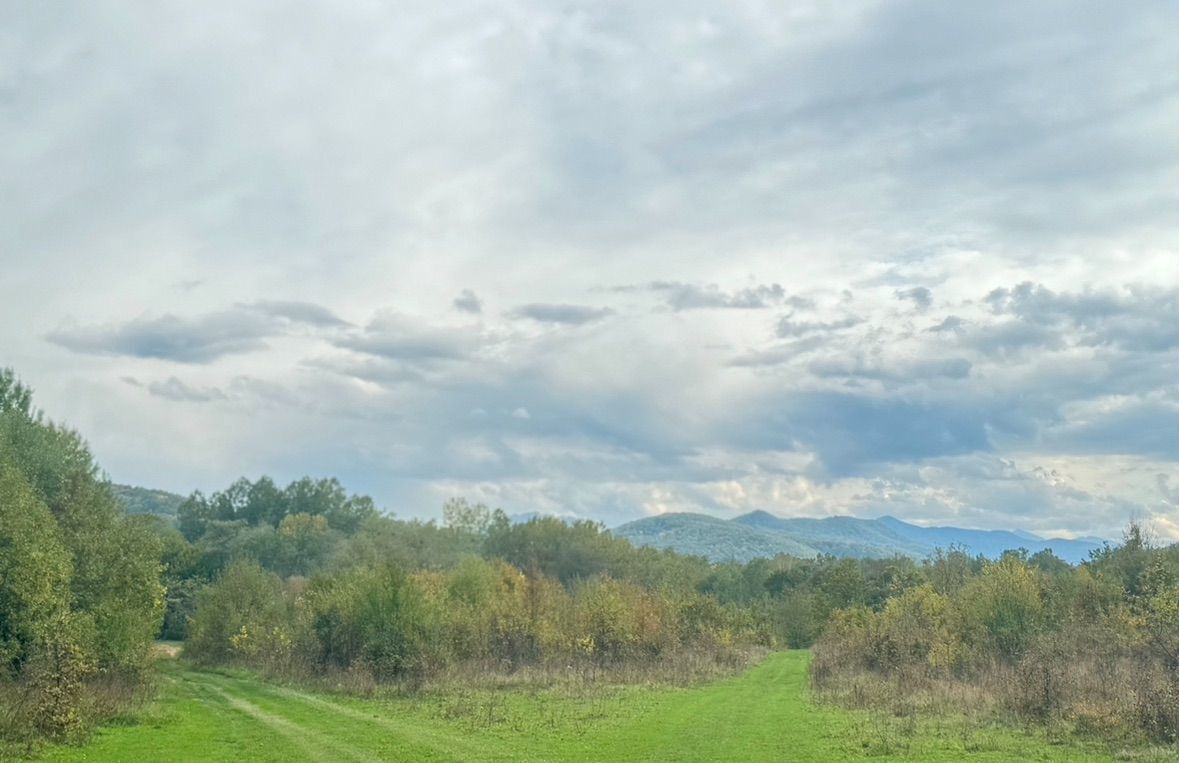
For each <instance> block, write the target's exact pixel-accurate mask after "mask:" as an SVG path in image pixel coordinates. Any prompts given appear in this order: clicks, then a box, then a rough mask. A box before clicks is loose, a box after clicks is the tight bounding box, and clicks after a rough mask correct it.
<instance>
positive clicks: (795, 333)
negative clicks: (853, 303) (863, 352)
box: [777, 315, 864, 339]
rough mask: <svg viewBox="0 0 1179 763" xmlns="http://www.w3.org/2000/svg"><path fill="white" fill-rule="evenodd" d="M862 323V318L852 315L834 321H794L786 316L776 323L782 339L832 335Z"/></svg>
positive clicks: (792, 317) (790, 316)
mask: <svg viewBox="0 0 1179 763" xmlns="http://www.w3.org/2000/svg"><path fill="white" fill-rule="evenodd" d="M863 322H864V320H863V319H862V318H860V317H857V316H854V315H849V316H847V317H846V318H840V319H838V320H834V321H796V320H794V316H793V315H787V316H785V317H784V318H782V319H780V320H779V321H778V328H777V333H778V336H780V337H782V338H783V339H785V338H788V337H802V336H807V335H808V334H833V333H838V332H840V331H845V330H847V329H850V328H853V327H855V326H858V325H860V324H861V323H863Z"/></svg>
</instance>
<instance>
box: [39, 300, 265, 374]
mask: <svg viewBox="0 0 1179 763" xmlns="http://www.w3.org/2000/svg"><path fill="white" fill-rule="evenodd" d="M274 334H275V327H274V324H273V322H272V321H270V320H268V319H267V318H266V317H265V316H261V315H257V314H255V313H252V312H249V311H241V310H227V311H223V312H218V313H209V314H207V315H203V316H200V317H197V318H181V317H178V316H175V315H163V316H160V317H158V318H148V317H143V318H136V319H133V320H130V321H127V322H126V323H122V324H108V325H105V326H89V327H83V326H63V327H60V328H58V329H55V330H54V331H51V332H49V333H48V334H46V335H45V338H46V339H47V340H48V341H50V342H52V343H54V344H56V345H58V346H59V347H64V348H65V349H67V350H70V351H71V352H78V353H84V354H90V355H124V356H128V357H135V358H157V359H160V360H170V361H174V362H177V363H209V362H211V361H214V360H217V359H218V358H221V357H224V356H226V355H234V354H241V353H249V352H255V351H258V350H262V349H265V347H266V343H265V341H263V340H264V339H266V338H268V337H270V336H273V335H274Z"/></svg>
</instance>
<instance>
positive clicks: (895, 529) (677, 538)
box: [613, 511, 1104, 564]
mask: <svg viewBox="0 0 1179 763" xmlns="http://www.w3.org/2000/svg"><path fill="white" fill-rule="evenodd" d="M613 533H614V534H615V535H618V536H620V537H623V538H626V539H627V540H629V541H630V542H631V543H633V544H635V545H636V546H653V547H655V548H670V549H673V550H675V551H678V552H680V553H684V554H693V555H696V556H703V557H706V558H708V559H711V560H713V561H736V562H747V561H749V560H751V559H756V558H758V557H772V556H776V555H778V554H790V555H792V556H799V557H814V556H818V555H819V554H830V555H832V556H843V557H854V558H887V557H891V556H897V555H901V556H910V557H913V558H917V559H921V558H924V557H926V556H929V555H930V554H932V553H934V551H936V550H937V549H939V548H940V549H949V548H951V547H955V548H960V549H962V550H963V551H965V552H966V553H968V554H970V555H972V556H975V555H982V556H985V557H987V558H990V559H994V558H998V557H999V556H1000V555H1001V554H1002V553H1003V552H1004V551H1008V550H1013V549H1020V548H1022V549H1026V550H1027V551H1028V552H1029V553H1033V554H1034V553H1036V552H1038V551H1042V550H1044V549H1050V550H1051V551H1052V553H1054V554H1055V555H1056V556H1058V557H1060V558H1061V559H1063V560H1065V561H1067V562H1070V563H1073V564H1076V563H1077V562H1081V561H1084V560H1085V559H1088V558H1089V553H1090V552H1091V551H1094V550H1096V549H1099V548H1101V546H1102V544H1103V543H1104V541H1102V540H1101V539H1100V538H1075V539H1068V538H1043V537H1040V536H1039V535H1035V534H1034V533H1030V532H1027V531H1024V530H970V529H964V528H960V527H921V526H919V525H914V524H909V523H908V522H902V521H901V520H899V519H896V518H895V517H880V518H879V519H859V518H857V517H824V518H822V519H815V518H806V517H792V518H787V517H779V516H775V515H773V514H770V513H768V512H765V511H754V512H751V513H749V514H743V515H741V516H739V517H735V518H733V519H720V518H718V517H713V516H708V515H705V514H661V515H659V516H654V517H646V518H644V519H639V520H636V521H634V522H628V523H626V524H624V525H621V526H620V527H617V528H615V529H614V530H613Z"/></svg>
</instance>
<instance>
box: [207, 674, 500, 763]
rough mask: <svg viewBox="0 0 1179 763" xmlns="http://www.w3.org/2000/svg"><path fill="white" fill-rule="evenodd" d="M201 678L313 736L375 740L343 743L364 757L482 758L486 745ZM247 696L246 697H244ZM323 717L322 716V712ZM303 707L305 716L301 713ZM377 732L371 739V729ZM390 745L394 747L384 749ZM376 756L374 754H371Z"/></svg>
mask: <svg viewBox="0 0 1179 763" xmlns="http://www.w3.org/2000/svg"><path fill="white" fill-rule="evenodd" d="M201 678H202V680H204V681H206V682H208V683H209V685H211V686H215V687H217V688H218V689H219V690H220V691H223V692H227V693H228V694H229V695H230V696H236V697H240V698H243V699H244V701H246V702H248V703H249V704H251V705H253V706H254V707H256V708H258V709H259V710H260V711H262V712H264V713H267V714H268V715H271V716H273V717H277V718H279V719H281V720H283V721H285V722H287V723H288V724H291V725H292V726H293V727H295V728H298V729H304V730H307V731H310V732H312V733H316V734H319V735H320V736H321V737H323V738H325V739H329V740H330V739H333V738H334V737H337V736H339V735H341V734H347V733H348V732H349V729H348V726H349V725H352V730H353V731H354V732H355V733H354V734H353V739H354V740H360V739H366V740H370V741H372V742H375V743H376V746H377V747H378V750H377V751H367V750H364V749H362V748H361V747H358V746H357V745H356V744H351V745H347V746H348V747H350V748H352V749H353V750H355V751H357V752H358V753H360V754H363V755H368V756H369V759H370V760H380V761H389V760H412V761H415V763H416V762H417V761H426V760H429V761H466V760H472V759H480V760H484V759H486V757H485V756H486V755H487V749H486V748H485V747H481V746H478V745H475V744H473V743H471V742H470V741H469V740H466V739H463V738H461V737H460V736H458V735H456V734H455V733H454V732H453V731H450V732H445V731H443V732H437V731H427V730H426V729H424V728H421V727H420V726H416V725H410V724H398V723H396V722H394V721H392V720H389V719H387V718H382V717H380V716H376V717H374V715H373V714H370V713H365V712H362V711H360V710H356V709H353V708H347V707H343V706H341V705H340V704H339V703H335V702H331V701H329V700H325V699H320V698H318V697H314V696H311V695H307V694H304V693H303V692H299V691H297V690H294V689H288V688H286V687H282V686H277V685H274V684H265V683H261V682H258V681H255V680H251V679H241V678H236V677H233V676H227V675H224V674H216V673H212V674H203V675H202V676H201ZM247 697H248V698H247ZM325 710H326V711H328V713H329V714H328V715H324V711H325ZM300 711H307V712H308V713H310V714H311V716H312V717H311V718H310V719H308V718H306V717H296V716H304V715H306V713H303V712H300ZM333 717H334V718H335V719H336V720H345V721H346V723H344V724H336V725H335V726H331V720H330V719H331V718H333ZM357 721H359V722H361V723H363V724H365V726H366V727H367V729H366V730H365V731H362V729H358V728H356V727H355V723H356V722H357ZM325 722H327V723H328V725H329V727H330V729H329V730H328V731H326V732H325V731H314V730H313V725H314V726H319V727H320V728H322V727H323V725H324V723H325ZM376 730H379V731H380V732H383V733H382V734H381V736H379V737H374V735H373V734H372V733H371V732H372V731H376ZM387 746H394V749H384V748H385V747H387ZM373 756H376V757H373Z"/></svg>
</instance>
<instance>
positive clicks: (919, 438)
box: [739, 391, 991, 477]
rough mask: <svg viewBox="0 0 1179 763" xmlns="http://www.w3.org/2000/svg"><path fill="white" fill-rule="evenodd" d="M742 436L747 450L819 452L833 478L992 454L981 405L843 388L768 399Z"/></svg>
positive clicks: (824, 469) (759, 408) (751, 418)
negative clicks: (917, 399) (883, 466)
mask: <svg viewBox="0 0 1179 763" xmlns="http://www.w3.org/2000/svg"><path fill="white" fill-rule="evenodd" d="M749 413H750V420H749V421H748V422H747V423H746V425H745V427H744V432H743V433H742V434H740V435H739V437H740V438H741V440H742V441H743V442H742V444H744V445H745V446H747V447H754V448H766V447H769V448H775V449H784V450H797V449H799V448H803V449H808V450H812V451H814V452H815V453H816V454H817V456H818V457H819V459H820V465H821V468H822V470H823V473H824V474H826V475H828V476H831V477H841V476H850V475H857V474H862V473H863V472H864V469H865V468H867V467H868V466H870V465H872V464H879V463H887V462H907V461H919V460H921V459H925V458H934V457H944V456H953V455H961V454H964V453H974V452H978V451H989V450H990V449H991V445H990V441H989V439H988V437H987V434H986V426H985V424H986V420H985V417H984V416H983V415H980V412H979V411H977V410H971V409H970V408H968V407H964V406H957V405H953V404H950V403H948V402H947V403H943V402H934V401H929V402H912V401H909V400H904V399H900V398H890V397H876V396H872V395H863V394H850V393H843V392H834V391H831V392H803V393H798V394H794V395H788V396H778V397H776V398H773V397H772V398H769V399H767V400H765V401H762V402H761V403H760V404H759V405H758V406H757V407H756V408H755V409H753V410H751V411H750V412H749Z"/></svg>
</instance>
